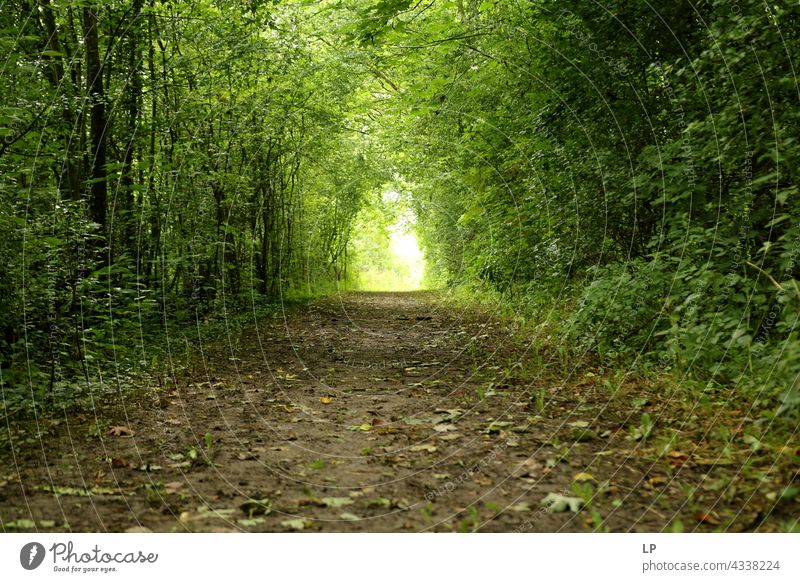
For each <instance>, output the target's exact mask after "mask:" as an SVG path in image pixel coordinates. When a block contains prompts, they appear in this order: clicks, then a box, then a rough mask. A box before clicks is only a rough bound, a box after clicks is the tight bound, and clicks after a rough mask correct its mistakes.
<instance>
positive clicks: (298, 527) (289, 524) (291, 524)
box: [281, 519, 306, 531]
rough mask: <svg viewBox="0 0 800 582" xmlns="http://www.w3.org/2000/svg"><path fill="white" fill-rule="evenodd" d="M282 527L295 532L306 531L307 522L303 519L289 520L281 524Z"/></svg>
mask: <svg viewBox="0 0 800 582" xmlns="http://www.w3.org/2000/svg"><path fill="white" fill-rule="evenodd" d="M281 526H283V527H285V528H286V529H293V530H295V531H303V530H304V529H306V522H305V520H302V519H287V520H286V521H282V522H281Z"/></svg>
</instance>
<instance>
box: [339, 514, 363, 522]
mask: <svg viewBox="0 0 800 582" xmlns="http://www.w3.org/2000/svg"><path fill="white" fill-rule="evenodd" d="M339 517H340V518H341V519H344V520H345V521H360V520H361V518H360V517H358V516H357V515H356V514H354V513H348V512H344V513H341V514H339Z"/></svg>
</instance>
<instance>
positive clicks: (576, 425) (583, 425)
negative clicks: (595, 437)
mask: <svg viewBox="0 0 800 582" xmlns="http://www.w3.org/2000/svg"><path fill="white" fill-rule="evenodd" d="M567 424H568V425H569V426H571V427H573V428H588V427H589V423H588V422H586V421H585V420H576V421H575V422H569V423H567Z"/></svg>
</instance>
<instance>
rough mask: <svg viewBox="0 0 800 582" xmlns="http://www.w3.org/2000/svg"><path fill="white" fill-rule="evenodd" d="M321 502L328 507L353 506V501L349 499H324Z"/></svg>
mask: <svg viewBox="0 0 800 582" xmlns="http://www.w3.org/2000/svg"><path fill="white" fill-rule="evenodd" d="M320 501H321V502H322V504H323V505H325V506H326V507H342V506H344V505H352V504H353V500H352V499H350V498H349V497H323V498H322V499H321V500H320Z"/></svg>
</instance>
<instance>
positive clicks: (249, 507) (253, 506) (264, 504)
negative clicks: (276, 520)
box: [239, 497, 272, 519]
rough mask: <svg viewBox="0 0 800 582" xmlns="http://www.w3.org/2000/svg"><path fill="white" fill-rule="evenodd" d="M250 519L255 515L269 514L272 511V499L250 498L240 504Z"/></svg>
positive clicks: (240, 507)
mask: <svg viewBox="0 0 800 582" xmlns="http://www.w3.org/2000/svg"><path fill="white" fill-rule="evenodd" d="M239 509H241V510H242V511H243V512H245V513H246V514H247V517H248V518H249V519H252V518H253V516H254V515H267V514H268V513H270V512H271V511H272V501H271V500H269V499H267V498H266V497H265V498H264V499H248V500H247V501H245V502H244V503H242V504H241V505H240V506H239Z"/></svg>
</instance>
